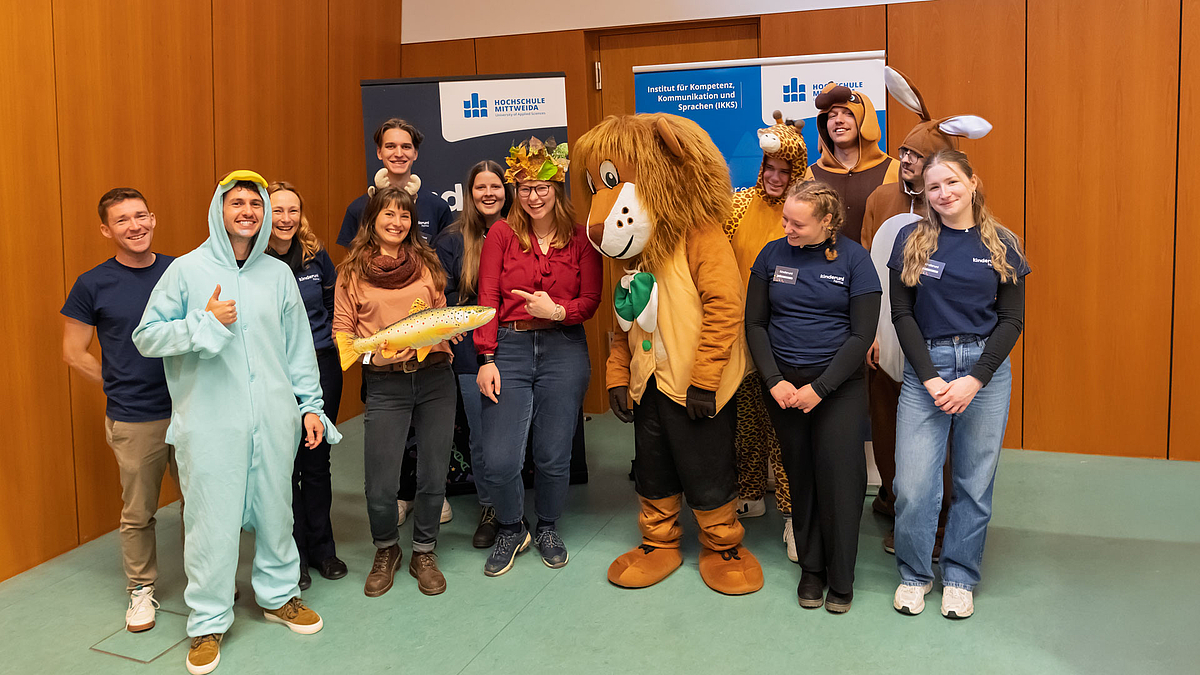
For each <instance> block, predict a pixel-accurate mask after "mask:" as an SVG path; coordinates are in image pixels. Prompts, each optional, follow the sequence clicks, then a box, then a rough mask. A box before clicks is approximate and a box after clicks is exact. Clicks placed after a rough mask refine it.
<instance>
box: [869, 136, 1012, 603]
mask: <svg viewBox="0 0 1200 675" xmlns="http://www.w3.org/2000/svg"><path fill="white" fill-rule="evenodd" d="M924 179H925V198H926V201H927V203H928V206H929V214H928V216H926V217H925V218H924V219H922V220H921V221H919V222H917V223H915V224H913V225H909V226H908V227H906V228H904V229H903V230H901V231H900V233H899V234H898V235H897V237H896V243H895V247H894V248H893V249H892V257H891V260H890V261H889V262H888V267H889V269H890V270H891V279H890V284H891V285H890V291H891V299H892V322H893V323H894V324H895V326H896V334H897V336H898V337H899V339H900V346H901V348H902V349H903V351H904V356H905V359H906V365H905V369H904V382H903V384H902V385H901V389H900V404H899V408H898V410H897V413H896V482H895V485H894V487H895V491H896V563H897V566H898V568H899V570H900V586H899V587H898V588H897V589H896V594H895V597H894V599H893V603H892V604H893V606H894V607H895V608H896V610H897V611H899V612H901V613H902V614H909V615H912V614H919V613H920V612H921V611H922V610H923V609H924V608H925V594H927V593H929V591H930V590H932V588H933V569H932V563H931V560H932V557H933V546H934V537H935V533H936V531H937V528H938V513H939V511H940V508H941V500H942V498H943V495H942V466H943V464H945V453H946V448H947V441H948V440H952V442H951V443H950V446H951V452H952V453H953V455H952V457H951V464H952V467H953V486H954V489H953V501H952V502H951V504H950V511H949V515H948V517H947V521H946V530H945V537H944V539H943V543H942V554H941V558H940V562H939V565H940V567H941V571H942V615H943V616H945V617H946V618H950V619H965V618H967V617H969V616H971V614H973V613H974V611H975V603H974V589H975V586H976V584H978V583H979V579H980V564H981V562H982V560H983V545H984V539H985V538H986V536H987V525H988V521H989V520H990V519H991V513H992V487H993V485H994V483H995V480H996V466H997V464H998V462H999V459H1000V446H1001V443H1002V442H1003V441H1004V429H1005V426H1006V425H1007V422H1008V402H1009V394H1010V392H1011V388H1012V371H1011V368H1010V365H1009V361H1008V355H1009V352H1010V351H1012V348H1013V345H1014V344H1016V341H1017V338H1018V337H1020V335H1021V330H1022V328H1023V324H1024V314H1025V282H1024V279H1025V275H1027V274H1029V271H1030V270H1029V265H1028V263H1027V262H1026V260H1025V255H1024V254H1023V253H1022V251H1021V245H1020V242H1019V241H1018V240H1017V237H1016V235H1015V234H1013V233H1012V232H1011V231H1009V230H1008V229H1007V228H1005V227H1004V226H1003V225H1001V224H1000V222H999V221H998V220H996V217H995V216H993V215H992V212H991V211H990V210H989V209H988V208H987V206H986V204H985V203H984V198H983V192H982V191H981V188H980V182H979V177H978V176H977V175H976V174H975V172H974V170H973V169H972V168H971V164H970V162H969V161H968V159H967V156H966V155H965V154H964V153H962V152H959V151H957V150H942V151H940V152H938V153H937V154H935V155H933V157H931V158H930V159H929V160H928V161H927V162H926V164H925V170H924Z"/></svg>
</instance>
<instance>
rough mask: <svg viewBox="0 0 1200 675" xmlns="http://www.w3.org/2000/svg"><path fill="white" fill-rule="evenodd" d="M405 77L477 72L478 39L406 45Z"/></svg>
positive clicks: (443, 75)
mask: <svg viewBox="0 0 1200 675" xmlns="http://www.w3.org/2000/svg"><path fill="white" fill-rule="evenodd" d="M400 73H401V77H454V76H456V75H474V74H475V40H473V39H470V38H468V39H466V40H445V41H442V42H419V43H416V44H409V45H404V47H403V52H402V56H401V59H400Z"/></svg>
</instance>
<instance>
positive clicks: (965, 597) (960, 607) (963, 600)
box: [942, 586, 975, 619]
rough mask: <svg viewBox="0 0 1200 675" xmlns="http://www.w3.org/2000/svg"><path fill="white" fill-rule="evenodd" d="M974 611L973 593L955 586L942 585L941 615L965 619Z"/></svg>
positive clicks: (948, 617)
mask: <svg viewBox="0 0 1200 675" xmlns="http://www.w3.org/2000/svg"><path fill="white" fill-rule="evenodd" d="M974 613H975V594H974V593H972V592H971V591H968V590H967V589H965V588H959V587H957V586H942V616H944V617H946V618H947V619H965V618H967V617H968V616H971V615H972V614H974Z"/></svg>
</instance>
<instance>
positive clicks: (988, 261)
mask: <svg viewBox="0 0 1200 675" xmlns="http://www.w3.org/2000/svg"><path fill="white" fill-rule="evenodd" d="M971 262H973V263H979V264H980V265H987V266H988V267H991V266H992V260H991V258H971Z"/></svg>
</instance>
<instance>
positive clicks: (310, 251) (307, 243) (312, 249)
mask: <svg viewBox="0 0 1200 675" xmlns="http://www.w3.org/2000/svg"><path fill="white" fill-rule="evenodd" d="M283 191H286V192H290V193H292V194H294V195H296V199H298V200H299V201H300V229H298V230H296V239H298V240H299V241H300V245H301V246H302V247H303V251H304V264H305V265H307V264H308V263H310V262H312V259H313V258H315V257H316V256H317V251H320V250H321V240H320V239H317V235H316V233H315V232H313V231H312V226H310V225H309V224H308V216H307V215H306V214H305V212H304V197H303V196H301V194H300V191H299V190H297V189H296V186H294V185H292V184H291V183H289V182H287V181H283V180H277V181H275V182H274V183H271V184H270V185H268V186H267V194H268V195H273V194H275V193H276V192H283Z"/></svg>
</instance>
